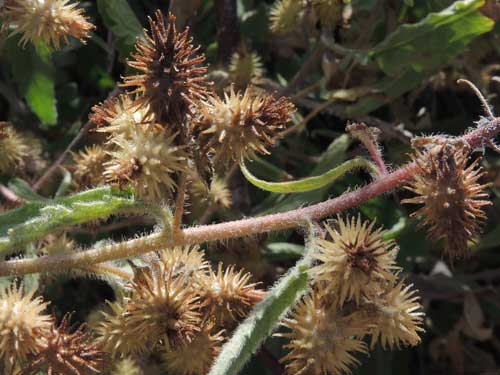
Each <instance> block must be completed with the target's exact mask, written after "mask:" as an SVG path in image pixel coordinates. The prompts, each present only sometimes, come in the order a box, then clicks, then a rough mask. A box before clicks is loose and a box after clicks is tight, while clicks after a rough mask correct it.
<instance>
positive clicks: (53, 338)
mask: <svg viewBox="0 0 500 375" xmlns="http://www.w3.org/2000/svg"><path fill="white" fill-rule="evenodd" d="M69 321H70V315H69V314H66V315H65V316H64V318H63V320H62V322H61V324H60V325H59V326H56V325H55V324H52V327H51V328H50V329H49V330H48V331H47V332H46V333H45V334H44V335H43V336H42V337H41V338H40V342H41V344H40V347H39V348H38V351H37V353H36V354H35V355H33V357H32V358H31V359H30V361H29V364H28V365H27V366H26V367H24V368H23V369H22V370H21V372H20V373H19V375H35V374H38V373H39V372H40V371H45V372H46V373H48V374H51V375H68V374H75V375H94V374H99V373H101V372H102V371H103V370H104V368H105V367H106V366H107V364H108V354H107V353H105V352H103V351H102V350H101V347H100V345H99V344H97V343H94V342H92V340H91V337H90V334H89V333H88V332H85V331H84V328H85V326H84V325H81V326H80V327H79V328H78V329H77V330H76V331H74V332H72V333H71V332H70V325H69Z"/></svg>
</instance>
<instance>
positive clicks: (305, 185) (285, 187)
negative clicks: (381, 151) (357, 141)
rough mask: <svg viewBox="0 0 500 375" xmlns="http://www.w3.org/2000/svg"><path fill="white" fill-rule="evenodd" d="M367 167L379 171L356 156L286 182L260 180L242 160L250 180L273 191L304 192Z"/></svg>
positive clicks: (375, 171) (241, 163)
mask: <svg viewBox="0 0 500 375" xmlns="http://www.w3.org/2000/svg"><path fill="white" fill-rule="evenodd" d="M358 168H366V169H367V170H368V171H370V172H374V173H377V170H376V168H375V166H374V165H373V164H372V163H370V162H369V161H368V160H366V159H363V158H354V159H351V160H348V161H346V162H345V163H343V164H341V165H339V166H338V167H335V168H332V169H330V170H329V171H328V172H326V173H323V174H322V175H319V176H314V177H307V178H302V179H300V180H295V181H285V182H267V181H264V180H260V179H258V178H257V177H255V176H254V175H252V174H251V173H250V171H249V170H248V169H247V167H246V166H245V162H244V161H243V160H242V161H241V162H240V170H241V172H242V173H243V175H244V176H245V178H246V179H247V180H248V181H250V183H252V184H253V185H255V186H257V187H258V188H260V189H262V190H266V191H271V192H273V193H285V194H288V193H303V192H306V191H311V190H317V189H320V188H322V187H325V186H327V185H329V184H331V183H332V182H334V181H335V180H336V179H337V178H339V177H342V176H343V175H345V174H346V173H347V172H350V171H352V170H354V169H358Z"/></svg>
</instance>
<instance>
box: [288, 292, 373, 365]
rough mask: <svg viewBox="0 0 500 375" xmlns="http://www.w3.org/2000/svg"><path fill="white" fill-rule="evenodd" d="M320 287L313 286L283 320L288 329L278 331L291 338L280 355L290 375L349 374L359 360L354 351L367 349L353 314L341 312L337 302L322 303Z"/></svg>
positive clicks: (361, 328)
mask: <svg viewBox="0 0 500 375" xmlns="http://www.w3.org/2000/svg"><path fill="white" fill-rule="evenodd" d="M323 292H324V291H322V290H314V291H312V292H311V293H310V294H308V295H307V296H305V297H304V298H303V300H302V301H301V302H300V303H299V304H298V306H296V307H295V309H294V311H293V313H292V315H291V317H290V318H287V319H285V320H284V322H283V323H282V324H283V325H284V326H285V327H287V328H289V329H290V330H291V331H290V332H286V333H282V334H279V336H282V337H286V338H288V339H289V340H290V342H289V344H287V345H286V346H285V347H286V348H288V349H290V352H289V353H288V354H287V355H286V356H285V357H284V358H283V359H282V361H283V362H285V363H286V370H287V373H288V374H290V375H292V374H293V375H303V374H308V375H309V374H310V375H324V374H346V373H347V374H350V373H351V372H352V371H351V368H352V367H353V366H356V365H358V364H359V361H358V360H357V359H356V358H355V356H354V355H355V353H356V352H359V353H364V354H366V353H367V348H366V345H365V343H364V342H363V340H361V339H360V338H358V336H360V335H362V333H363V332H364V330H365V327H361V326H360V325H359V323H357V322H358V318H357V316H356V315H355V314H356V313H353V314H354V315H349V316H342V315H341V314H339V313H338V312H337V307H338V306H337V305H336V304H332V305H328V306H325V304H324V302H323V300H322V298H321V297H322V294H323Z"/></svg>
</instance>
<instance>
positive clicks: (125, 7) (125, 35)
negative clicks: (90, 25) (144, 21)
mask: <svg viewBox="0 0 500 375" xmlns="http://www.w3.org/2000/svg"><path fill="white" fill-rule="evenodd" d="M97 9H98V10H99V14H100V15H101V17H102V19H103V21H104V24H105V25H106V27H107V28H108V29H110V30H111V31H112V32H113V35H114V36H115V38H116V47H117V49H118V51H120V54H121V55H122V57H127V56H128V55H130V53H131V52H132V51H133V50H134V44H135V41H136V39H137V37H140V36H141V35H142V30H143V29H142V25H141V23H140V22H139V20H138V19H137V17H136V15H135V13H134V11H133V10H132V8H131V7H130V5H129V4H128V2H127V0H97Z"/></svg>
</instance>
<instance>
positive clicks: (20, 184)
mask: <svg viewBox="0 0 500 375" xmlns="http://www.w3.org/2000/svg"><path fill="white" fill-rule="evenodd" d="M9 189H10V190H12V191H13V192H14V193H15V194H16V195H17V196H18V197H19V198H21V199H24V200H25V201H28V202H30V201H34V202H44V201H48V199H47V198H45V197H42V196H41V195H39V194H38V193H36V192H35V191H33V190H32V189H31V186H30V185H29V184H28V183H27V182H26V181H24V180H22V179H20V178H17V177H16V178H13V179H12V180H10V181H9Z"/></svg>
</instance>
